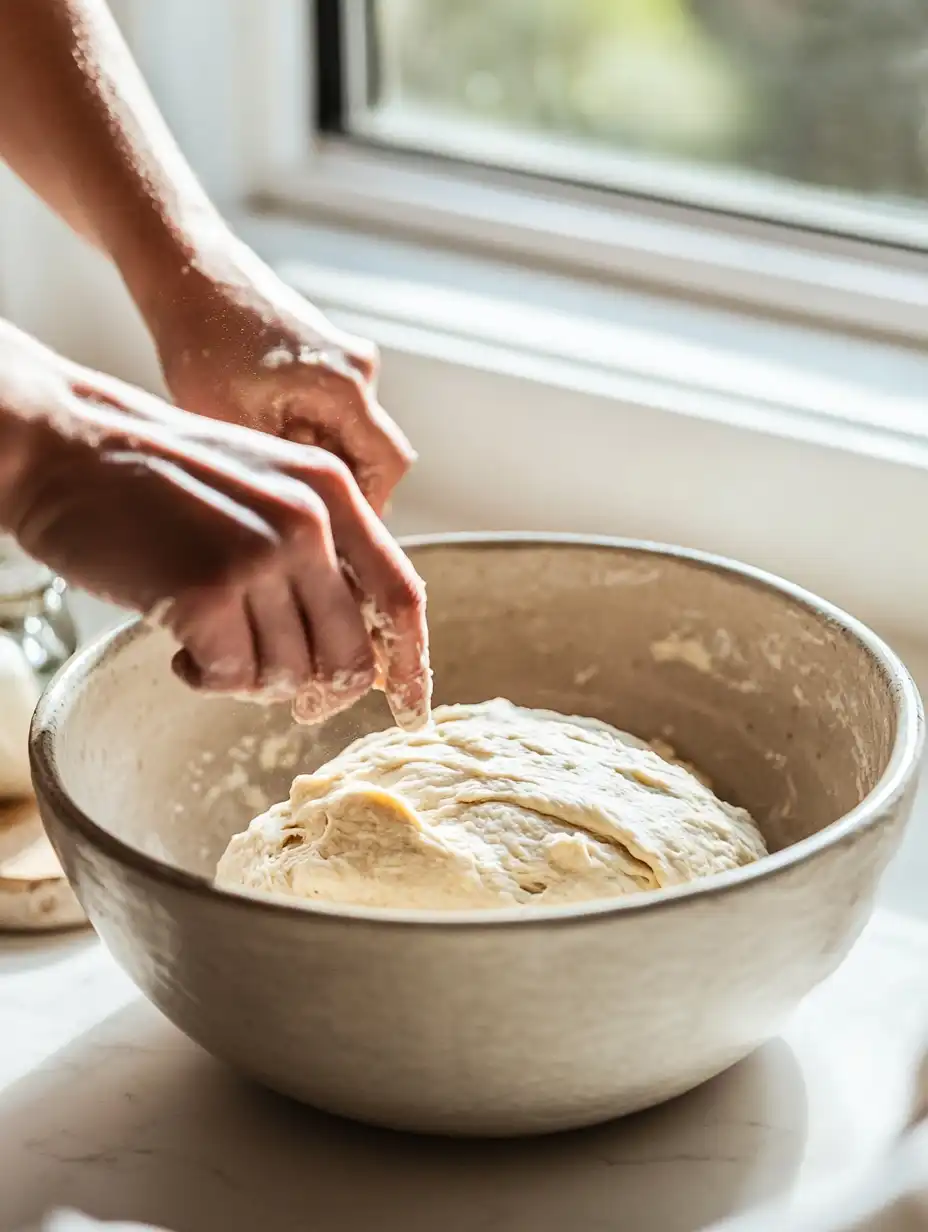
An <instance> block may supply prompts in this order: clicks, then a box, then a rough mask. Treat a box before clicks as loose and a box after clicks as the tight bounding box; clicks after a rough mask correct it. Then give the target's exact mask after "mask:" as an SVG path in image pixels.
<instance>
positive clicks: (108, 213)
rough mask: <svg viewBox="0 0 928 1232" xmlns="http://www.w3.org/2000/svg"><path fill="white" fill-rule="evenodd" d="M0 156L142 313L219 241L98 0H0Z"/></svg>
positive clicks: (214, 220) (218, 228)
mask: <svg viewBox="0 0 928 1232" xmlns="http://www.w3.org/2000/svg"><path fill="white" fill-rule="evenodd" d="M0 156H2V157H3V159H4V160H5V161H7V162H8V163H9V165H10V166H11V167H12V168H13V170H14V171H15V172H16V173H17V174H18V175H19V176H20V177H21V178H22V179H23V180H25V181H26V183H28V184H29V185H30V187H31V188H32V189H33V190H34V191H35V192H37V193H38V194H39V195H40V196H41V197H42V198H43V199H44V200H45V201H46V202H47V203H48V204H49V205H50V206H51V207H52V208H53V209H54V210H55V211H57V213H59V214H60V215H61V216H62V217H63V218H64V219H65V220H66V221H67V222H68V223H69V224H70V225H71V226H72V227H73V228H74V229H75V230H77V231H78V232H80V233H81V234H83V235H84V236H85V237H86V238H87V239H89V240H90V241H91V242H92V243H93V244H95V245H96V246H97V247H99V248H101V249H103V250H104V251H105V252H107V253H109V254H110V256H111V257H112V258H113V260H114V261H115V263H116V264H117V266H118V267H119V269H120V271H121V273H122V275H123V278H124V280H125V281H126V284H127V285H128V287H129V290H130V292H131V293H132V295H133V297H134V298H135V299H136V302H137V303H138V304H139V306H140V307H141V309H142V311H143V313H144V312H146V310H147V307H148V304H149V301H150V300H151V299H152V297H153V296H155V295H159V294H164V289H165V284H166V281H167V282H169V281H170V279H171V277H172V276H177V277H180V276H181V274H182V271H183V268H184V265H185V263H189V262H190V261H191V260H193V259H195V257H196V255H197V253H198V252H199V251H200V250H208V248H209V247H210V245H211V243H212V242H213V239H214V237H215V239H216V241H217V242H218V240H219V237H220V236H222V234H223V228H222V224H221V222H220V220H219V219H218V217H217V215H216V213H215V211H214V210H213V208H212V207H211V205H210V203H209V201H208V199H207V197H206V195H205V193H204V192H203V190H202V189H201V187H200V186H199V184H198V183H197V181H196V179H195V177H194V175H193V173H192V172H191V170H190V167H189V166H188V164H187V163H186V161H185V159H184V157H183V155H182V154H181V152H180V150H179V149H178V148H177V146H176V145H175V143H174V141H173V138H172V137H171V135H170V133H169V132H168V130H167V127H166V125H165V123H164V121H163V119H162V118H161V116H160V114H159V112H158V109H157V107H156V105H155V103H154V100H153V99H152V97H151V95H150V94H149V92H148V89H147V87H146V85H145V83H144V81H143V79H142V76H141V74H140V73H139V70H138V68H137V66H136V65H135V63H134V61H133V59H132V57H131V55H130V53H129V50H128V48H127V47H126V45H125V43H124V41H123V39H122V37H121V35H120V33H119V31H118V29H117V27H116V24H115V21H114V20H113V18H112V15H111V14H110V12H109V10H108V9H107V7H106V5H105V3H103V0H0Z"/></svg>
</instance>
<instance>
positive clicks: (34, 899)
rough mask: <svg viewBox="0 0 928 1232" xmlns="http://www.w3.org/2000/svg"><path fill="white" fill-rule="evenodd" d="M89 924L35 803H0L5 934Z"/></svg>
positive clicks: (0, 920)
mask: <svg viewBox="0 0 928 1232" xmlns="http://www.w3.org/2000/svg"><path fill="white" fill-rule="evenodd" d="M86 923H87V917H86V916H85V915H84V912H83V910H82V909H81V905H80V903H79V902H78V901H77V898H76V897H75V894H74V891H73V890H72V889H71V887H70V885H69V884H68V880H67V878H66V877H65V875H64V872H63V870H62V868H61V865H60V864H59V863H58V857H57V856H56V855H55V852H54V849H53V847H52V845H51V843H50V842H49V841H48V839H47V838H46V835H45V830H44V829H43V827H42V820H41V818H40V816H39V810H38V806H37V805H36V802H35V800H33V799H29V800H17V801H15V802H12V803H3V804H0V931H7V932H9V931H14V932H38V931H41V930H44V929H56V928H77V927H80V926H82V925H85V924H86Z"/></svg>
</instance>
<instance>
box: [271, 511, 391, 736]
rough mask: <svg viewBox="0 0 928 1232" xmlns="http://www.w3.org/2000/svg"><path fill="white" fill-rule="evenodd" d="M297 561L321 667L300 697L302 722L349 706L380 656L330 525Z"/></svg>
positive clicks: (295, 573)
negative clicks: (341, 563)
mask: <svg viewBox="0 0 928 1232" xmlns="http://www.w3.org/2000/svg"><path fill="white" fill-rule="evenodd" d="M305 538H306V540H307V542H306V543H305V548H304V551H303V552H302V553H300V554H299V555H298V556H297V557H296V558H295V559H293V560H292V563H291V585H292V588H293V592H294V594H295V595H296V596H297V597H298V599H299V602H300V605H301V607H302V610H303V613H304V615H305V619H306V622H307V624H308V626H309V629H310V635H311V639H312V647H313V659H314V667H315V671H314V674H313V678H312V680H311V681H310V682H309V683H308V684H307V685H306V686H304V687H303V688H302V689H301V690H300V691H299V694H298V696H297V697H296V698H295V700H294V704H293V714H294V717H295V718H296V719H297V720H298V721H300V722H304V723H307V722H310V723H312V722H321V721H322V720H323V719H326V718H329V717H331V715H333V714H337V713H338V712H339V711H340V710H344V709H346V708H347V707H348V706H351V705H353V704H354V702H356V701H357V700H358V699H359V698H360V697H362V696H363V695H364V694H365V693H366V692H367V691H368V689H370V687H371V685H372V684H373V683H374V656H373V651H372V648H371V641H370V637H369V635H368V631H367V628H366V626H365V624H364V621H363V619H362V617H361V612H360V609H359V607H358V603H357V600H356V598H355V597H354V595H353V594H352V592H351V589H350V587H349V585H348V583H347V582H346V581H345V578H344V577H343V575H342V572H341V568H340V566H339V563H338V558H337V556H336V553H335V544H334V541H333V539H332V535H331V531H330V530H329V527H328V525H326V526H325V527H324V530H323V532H322V534H321V542H319V543H316V544H313V543H311V542H308V536H305Z"/></svg>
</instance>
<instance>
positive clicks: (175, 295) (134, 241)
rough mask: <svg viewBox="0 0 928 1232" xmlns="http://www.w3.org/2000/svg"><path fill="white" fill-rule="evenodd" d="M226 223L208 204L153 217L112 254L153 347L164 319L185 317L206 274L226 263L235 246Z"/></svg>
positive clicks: (110, 246) (160, 331) (198, 293)
mask: <svg viewBox="0 0 928 1232" xmlns="http://www.w3.org/2000/svg"><path fill="white" fill-rule="evenodd" d="M234 242H235V241H234V238H233V236H232V235H231V232H230V231H229V229H228V227H227V226H226V224H225V222H224V221H223V220H222V218H221V217H220V216H219V214H218V213H217V212H216V211H215V209H214V208H213V207H212V206H211V205H210V204H209V203H208V202H204V203H203V204H199V203H198V204H197V206H196V207H193V208H190V209H187V210H185V211H184V212H183V217H178V215H177V214H176V213H174V212H172V213H171V215H170V216H168V217H162V216H156V217H153V218H151V219H150V220H149V221H148V223H147V224H146V225H142V226H140V227H139V228H138V230H137V232H136V233H135V234H133V235H131V236H128V237H126V238H125V239H124V241H123V242H122V243H113V244H111V245H109V251H110V255H111V256H112V258H113V260H114V261H115V263H116V265H117V267H118V268H119V271H120V274H121V275H122V279H123V282H124V283H125V284H126V287H127V288H128V290H129V293H130V295H131V296H132V298H133V300H134V301H135V304H136V307H137V308H138V310H139V312H140V313H141V315H142V318H143V320H144V321H145V323H146V325H147V326H148V329H149V331H150V333H151V334H152V336H153V337H154V339H155V342H156V344H157V343H158V342H159V338H160V336H161V335H162V333H163V331H164V323H165V321H166V319H168V318H170V317H171V316H173V315H175V314H177V313H180V314H181V315H182V316H184V315H186V312H187V309H188V308H189V309H191V310H192V309H193V307H194V305H195V303H196V301H197V300H198V299H199V298H200V297H201V296H202V284H203V283H204V281H205V279H206V278H207V277H208V276H209V275H208V271H210V270H211V269H212V268H213V267H216V266H219V265H221V264H222V263H223V262H226V261H227V260H228V258H227V257H226V256H225V254H226V253H227V252H228V251H229V250H230V249H231V247H232V246H233V244H234Z"/></svg>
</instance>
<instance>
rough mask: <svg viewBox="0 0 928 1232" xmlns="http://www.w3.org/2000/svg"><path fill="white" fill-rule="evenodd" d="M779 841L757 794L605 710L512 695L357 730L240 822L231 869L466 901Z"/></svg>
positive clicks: (427, 902) (395, 901) (644, 874)
mask: <svg viewBox="0 0 928 1232" xmlns="http://www.w3.org/2000/svg"><path fill="white" fill-rule="evenodd" d="M765 854H766V848H765V846H764V841H763V838H762V837H761V834H760V831H759V830H758V828H757V826H756V825H755V823H754V822H753V820H752V819H751V817H750V816H749V814H748V813H746V812H745V811H744V810H743V809H738V808H734V807H733V806H731V805H728V804H725V803H723V802H722V801H720V800H719V799H717V797H716V796H715V795H714V794H713V793H712V791H711V790H710V789H709V787H708V786H706V784H704V783H703V782H701V781H700V780H699V779H698V778H696V777H695V775H694V774H693V773H691V771H690V770H689V769H687V768H686V767H684V766H683V765H681V764H679V763H675V762H671V761H668V760H666V759H665V758H664V757H662V756H660V755H659V754H658V753H657V752H655V751H654V749H652V748H651V747H650V746H649V745H647V744H645V743H644V742H642V741H641V740H638V739H636V738H635V737H634V736H629V735H627V734H625V733H623V732H619V731H616V730H615V729H614V728H612V727H609V726H608V725H606V724H605V723H600V722H598V721H596V720H593V719H583V718H577V717H565V716H564V715H560V714H555V713H553V712H551V711H541V710H526V709H523V708H521V707H517V706H514V705H512V703H510V702H507V701H504V700H502V699H500V698H498V699H496V700H495V701H489V702H482V703H479V704H476V705H460V706H441V707H438V708H437V709H436V710H435V711H434V712H433V722H432V723H431V724H430V725H429V727H427V728H426V729H424V730H422V731H417V732H403V731H400V730H399V729H397V728H391V729H390V730H388V731H383V732H375V733H373V734H371V735H368V736H364V737H362V738H361V739H360V740H357V741H355V742H354V743H353V744H352V745H350V746H349V747H348V748H347V749H345V751H344V752H343V753H341V754H339V756H338V757H336V758H334V759H333V760H332V761H330V762H328V763H327V764H326V765H325V766H323V767H321V769H319V770H317V771H316V772H315V773H314V774H308V775H299V776H298V777H297V778H296V779H294V781H293V785H292V787H291V790H290V798H289V800H286V801H284V802H282V803H280V804H275V805H274V806H273V807H272V808H270V809H269V810H268V811H267V812H266V813H263V814H261V816H259V817H256V818H255V819H254V821H252V823H251V825H250V826H249V827H248V829H247V830H246V831H245V832H244V833H242V834H238V835H236V836H235V837H234V838H233V839H232V840H231V842H230V843H229V846H228V848H227V850H226V852H225V854H224V855H223V857H222V859H221V860H220V862H219V867H218V869H217V873H216V884H217V885H218V886H220V887H221V888H224V889H235V890H246V891H249V890H250V891H258V892H262V893H270V894H274V895H284V896H287V897H290V898H298V899H303V900H314V899H315V900H319V899H322V900H326V901H329V902H336V903H351V904H357V905H363V906H373V907H394V908H421V909H430V910H452V909H462V908H492V907H512V906H523V905H524V906H527V907H532V906H542V905H551V904H554V903H565V902H576V901H581V900H587V899H596V898H610V897H615V896H617V895H624V894H633V893H637V892H639V891H642V890H656V889H661V888H664V887H667V886H674V885H679V884H681V883H682V882H686V881H691V880H693V879H694V878H697V877H705V876H708V875H709V874H711V873H717V872H720V871H722V870H724V869H729V868H735V867H738V866H739V865H743V864H748V863H750V862H751V861H753V860H757V859H759V858H760V857H761V856H763V855H765Z"/></svg>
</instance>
